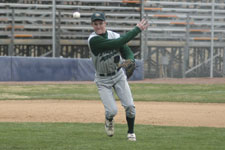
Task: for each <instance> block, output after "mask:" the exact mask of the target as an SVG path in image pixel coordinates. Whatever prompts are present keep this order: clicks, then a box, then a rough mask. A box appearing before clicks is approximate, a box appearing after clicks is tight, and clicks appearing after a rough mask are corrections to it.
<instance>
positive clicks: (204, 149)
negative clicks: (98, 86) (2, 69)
mask: <svg viewBox="0 0 225 150" xmlns="http://www.w3.org/2000/svg"><path fill="white" fill-rule="evenodd" d="M103 128H104V126H103V124H80V123H1V124H0V133H1V134H0V135H1V136H0V141H1V142H0V149H1V150H224V148H225V144H224V141H225V135H224V133H225V129H224V128H204V127H197V128H191V127H161V126H151V125H136V135H137V141H136V142H130V141H127V140H126V129H127V128H126V125H119V124H116V126H115V129H116V131H115V136H113V137H107V136H106V134H105V132H104V130H103Z"/></svg>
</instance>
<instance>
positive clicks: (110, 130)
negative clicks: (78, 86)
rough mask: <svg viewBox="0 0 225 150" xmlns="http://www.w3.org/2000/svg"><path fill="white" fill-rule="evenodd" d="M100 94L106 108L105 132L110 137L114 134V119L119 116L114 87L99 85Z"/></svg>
mask: <svg viewBox="0 0 225 150" xmlns="http://www.w3.org/2000/svg"><path fill="white" fill-rule="evenodd" d="M97 87H98V92H99V95H100V97H101V100H102V103H103V105H104V108H105V130H106V133H107V135H108V136H113V134H114V121H113V118H114V116H115V115H116V114H117V106H116V102H115V98H114V95H113V89H112V86H107V85H103V84H99V83H97Z"/></svg>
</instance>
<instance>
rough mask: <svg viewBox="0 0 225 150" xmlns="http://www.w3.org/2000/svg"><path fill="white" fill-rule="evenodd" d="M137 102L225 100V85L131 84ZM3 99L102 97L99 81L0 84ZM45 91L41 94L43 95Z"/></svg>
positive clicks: (217, 101) (222, 101) (0, 98)
mask: <svg viewBox="0 0 225 150" xmlns="http://www.w3.org/2000/svg"><path fill="white" fill-rule="evenodd" d="M130 87H131V90H132V93H133V97H134V100H135V101H165V102H203V103H225V92H224V91H225V85H223V84H220V85H215V84H214V85H200V84H197V85H194V84H191V85H190V84H188V85H185V84H184V85H176V84H147V83H142V84H141V83H139V84H130ZM0 91H1V93H0V100H10V99H13V100H34V99H66V100H77V99H78V100H98V99H99V95H98V91H97V88H96V85H95V84H72V85H71V84H69V85H68V84H55V85H0ZM40 93H41V94H40Z"/></svg>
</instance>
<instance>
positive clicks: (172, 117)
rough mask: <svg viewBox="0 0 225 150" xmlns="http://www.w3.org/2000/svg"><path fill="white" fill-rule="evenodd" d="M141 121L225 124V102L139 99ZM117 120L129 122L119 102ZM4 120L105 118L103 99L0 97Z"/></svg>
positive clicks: (147, 122) (178, 124) (73, 120)
mask: <svg viewBox="0 0 225 150" xmlns="http://www.w3.org/2000/svg"><path fill="white" fill-rule="evenodd" d="M135 105H136V109H137V117H136V123H137V124H151V125H163V126H205V127H225V104H200V103H168V102H163V103H162V102H135ZM117 106H118V109H119V110H118V114H117V116H116V117H115V121H116V123H122V124H124V123H126V122H125V113H124V109H123V108H122V107H121V105H120V103H119V102H118V103H117ZM0 122H82V123H83V122H85V123H90V122H95V123H103V122H104V108H103V105H102V103H101V102H100V101H68V100H67V101H65V100H35V101H18V100H17V101H11V100H10V101H0Z"/></svg>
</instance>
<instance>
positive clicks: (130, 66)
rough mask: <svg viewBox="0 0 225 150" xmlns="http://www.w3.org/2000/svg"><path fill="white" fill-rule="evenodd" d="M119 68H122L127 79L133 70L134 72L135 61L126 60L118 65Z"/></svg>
mask: <svg viewBox="0 0 225 150" xmlns="http://www.w3.org/2000/svg"><path fill="white" fill-rule="evenodd" d="M119 67H120V68H124V70H125V73H126V75H127V79H129V78H130V77H131V76H132V74H133V72H134V70H135V61H134V60H131V59H127V60H125V61H124V62H122V63H121V64H120V65H119Z"/></svg>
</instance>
